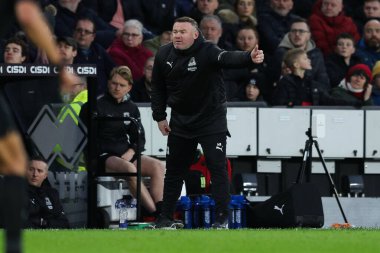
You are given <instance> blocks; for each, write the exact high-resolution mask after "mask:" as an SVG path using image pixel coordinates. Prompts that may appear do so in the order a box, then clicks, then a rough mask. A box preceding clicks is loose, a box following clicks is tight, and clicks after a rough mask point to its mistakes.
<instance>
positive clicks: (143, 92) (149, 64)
mask: <svg viewBox="0 0 380 253" xmlns="http://www.w3.org/2000/svg"><path fill="white" fill-rule="evenodd" d="M153 64H154V57H150V58H148V60H146V62H145V66H144V76H143V77H142V78H141V79H140V80H138V81H136V82H135V83H134V84H133V86H132V90H131V99H132V101H133V102H150V101H151V100H150V97H151V93H152V70H153Z"/></svg>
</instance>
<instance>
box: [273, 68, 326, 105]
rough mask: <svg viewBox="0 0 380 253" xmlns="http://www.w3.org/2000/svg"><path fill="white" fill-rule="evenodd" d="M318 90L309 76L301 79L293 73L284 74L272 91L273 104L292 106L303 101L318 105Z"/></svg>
mask: <svg viewBox="0 0 380 253" xmlns="http://www.w3.org/2000/svg"><path fill="white" fill-rule="evenodd" d="M318 92H319V91H318V87H316V85H315V82H313V81H312V80H310V78H307V77H305V78H303V79H301V78H300V77H299V76H296V75H293V74H289V75H285V76H284V77H283V78H281V79H280V81H279V82H278V84H277V87H276V89H275V91H274V93H273V105H286V106H294V105H302V103H303V102H307V103H311V104H312V105H318V104H319V98H318V97H317V96H318ZM313 93H314V94H316V96H315V95H314V94H313Z"/></svg>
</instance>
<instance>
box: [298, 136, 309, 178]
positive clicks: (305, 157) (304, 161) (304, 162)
mask: <svg viewBox="0 0 380 253" xmlns="http://www.w3.org/2000/svg"><path fill="white" fill-rule="evenodd" d="M311 145H312V141H310V140H306V142H305V149H304V150H303V155H302V164H301V168H300V170H299V171H298V175H297V181H296V182H297V183H302V181H303V176H304V175H305V171H306V166H307V165H308V159H310V149H311ZM310 169H311V168H310Z"/></svg>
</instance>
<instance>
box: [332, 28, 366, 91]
mask: <svg viewBox="0 0 380 253" xmlns="http://www.w3.org/2000/svg"><path fill="white" fill-rule="evenodd" d="M358 63H361V60H360V58H359V57H357V56H356V55H355V40H354V38H353V37H352V35H351V34H349V33H342V34H340V35H339V36H338V38H337V40H336V46H335V50H334V53H332V54H330V55H329V56H327V58H326V71H327V74H328V75H329V79H330V85H331V88H334V87H336V86H338V85H339V84H340V83H341V82H342V81H344V79H345V77H346V75H347V71H348V69H349V68H350V67H352V66H354V65H356V64H358Z"/></svg>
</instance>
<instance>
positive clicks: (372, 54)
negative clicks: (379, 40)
mask: <svg viewBox="0 0 380 253" xmlns="http://www.w3.org/2000/svg"><path fill="white" fill-rule="evenodd" d="M356 55H357V56H358V57H359V58H360V59H361V60H362V63H364V64H366V65H367V66H368V67H369V68H371V69H372V67H373V66H374V65H375V63H376V62H377V61H379V60H380V51H375V50H373V49H371V48H369V47H368V46H367V45H366V44H365V42H364V39H361V40H360V41H359V42H358V45H357V47H356Z"/></svg>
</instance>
